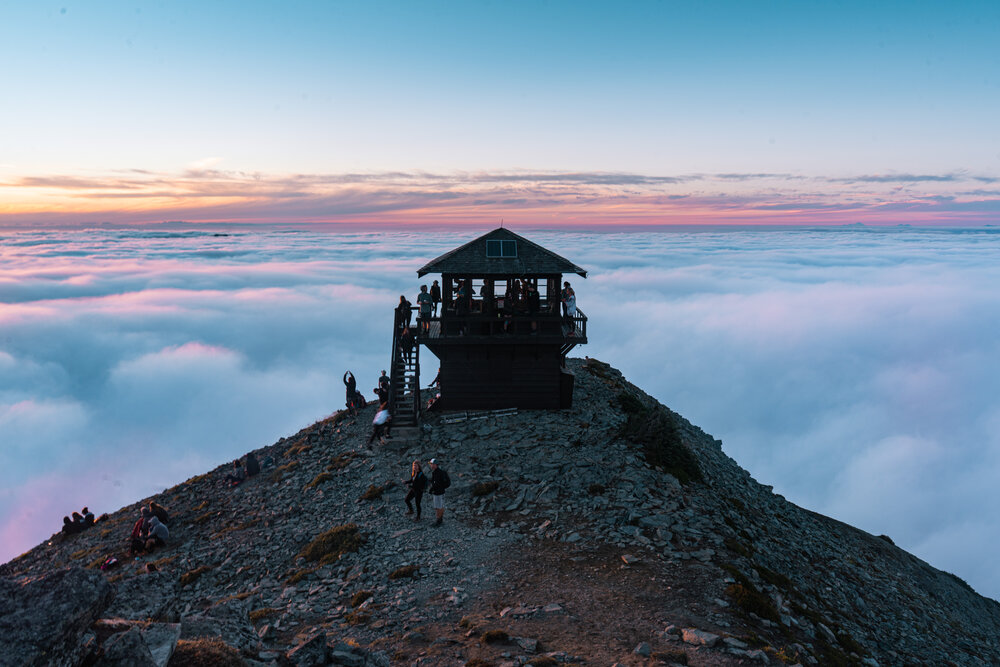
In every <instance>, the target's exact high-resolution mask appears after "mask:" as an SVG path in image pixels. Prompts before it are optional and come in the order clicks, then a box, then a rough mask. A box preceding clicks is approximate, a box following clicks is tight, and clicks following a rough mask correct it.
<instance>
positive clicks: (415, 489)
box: [404, 461, 427, 521]
mask: <svg viewBox="0 0 1000 667" xmlns="http://www.w3.org/2000/svg"><path fill="white" fill-rule="evenodd" d="M406 484H407V486H409V487H410V490H409V491H408V492H407V494H406V498H404V500H405V501H406V513H407V514H413V507H412V506H411V505H410V501H411V500H412V501H413V502H414V503H415V504H416V506H417V516H415V517H414V518H413V520H414V521H420V500H421V498H423V497H424V489H426V488H427V476H426V475H424V471H423V470H421V469H420V461H414V462H413V465H412V466H411V467H410V479H409V481H408V482H406Z"/></svg>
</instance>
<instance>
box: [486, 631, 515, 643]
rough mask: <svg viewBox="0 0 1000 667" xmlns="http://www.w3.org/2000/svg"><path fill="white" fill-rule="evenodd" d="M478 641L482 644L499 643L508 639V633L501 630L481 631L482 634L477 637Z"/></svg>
mask: <svg viewBox="0 0 1000 667" xmlns="http://www.w3.org/2000/svg"><path fill="white" fill-rule="evenodd" d="M479 641H480V642H481V643H483V644H500V643H502V642H506V641H510V635H508V634H507V633H506V632H504V631H503V630H487V631H486V632H484V633H483V636H482V637H480V638H479Z"/></svg>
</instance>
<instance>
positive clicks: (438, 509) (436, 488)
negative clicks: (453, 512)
mask: <svg viewBox="0 0 1000 667" xmlns="http://www.w3.org/2000/svg"><path fill="white" fill-rule="evenodd" d="M428 465H430V467H431V501H432V502H431V505H432V506H433V507H434V513H435V514H436V515H437V520H436V521H435V522H434V525H435V526H440V525H441V524H442V523H443V522H444V492H445V490H446V489H447V488H448V487H449V486H451V478H450V477H449V476H448V471H446V470H445V469H444V468H442V467H441V466H439V465H438V462H437V459H431V460H430V461H429V462H428Z"/></svg>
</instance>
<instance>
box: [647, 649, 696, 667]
mask: <svg viewBox="0 0 1000 667" xmlns="http://www.w3.org/2000/svg"><path fill="white" fill-rule="evenodd" d="M649 657H650V658H652V659H653V660H656V661H657V662H672V663H674V664H676V665H686V664H688V654H687V653H685V652H684V651H682V650H680V649H670V650H667V651H656V652H655V653H653V654H652V655H651V656H649Z"/></svg>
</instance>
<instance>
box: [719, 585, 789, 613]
mask: <svg viewBox="0 0 1000 667" xmlns="http://www.w3.org/2000/svg"><path fill="white" fill-rule="evenodd" d="M726 595H728V596H729V597H731V598H732V599H733V602H734V603H736V606H737V607H739V608H740V609H742V610H743V611H745V612H746V613H748V614H757V615H758V616H760V617H761V618H766V619H767V620H769V621H774V622H775V623H777V622H778V621H779V620H780V616H779V615H778V609H777V608H776V607H775V606H774V603H773V602H771V598H769V597H767V596H766V595H764V594H763V593H761V592H760V591H758V590H757V588H756V587H755V586H754V585H753V584H751V583H750V582H749V581H747V582H745V583H740V584H730V585H729V586H727V587H726Z"/></svg>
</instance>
